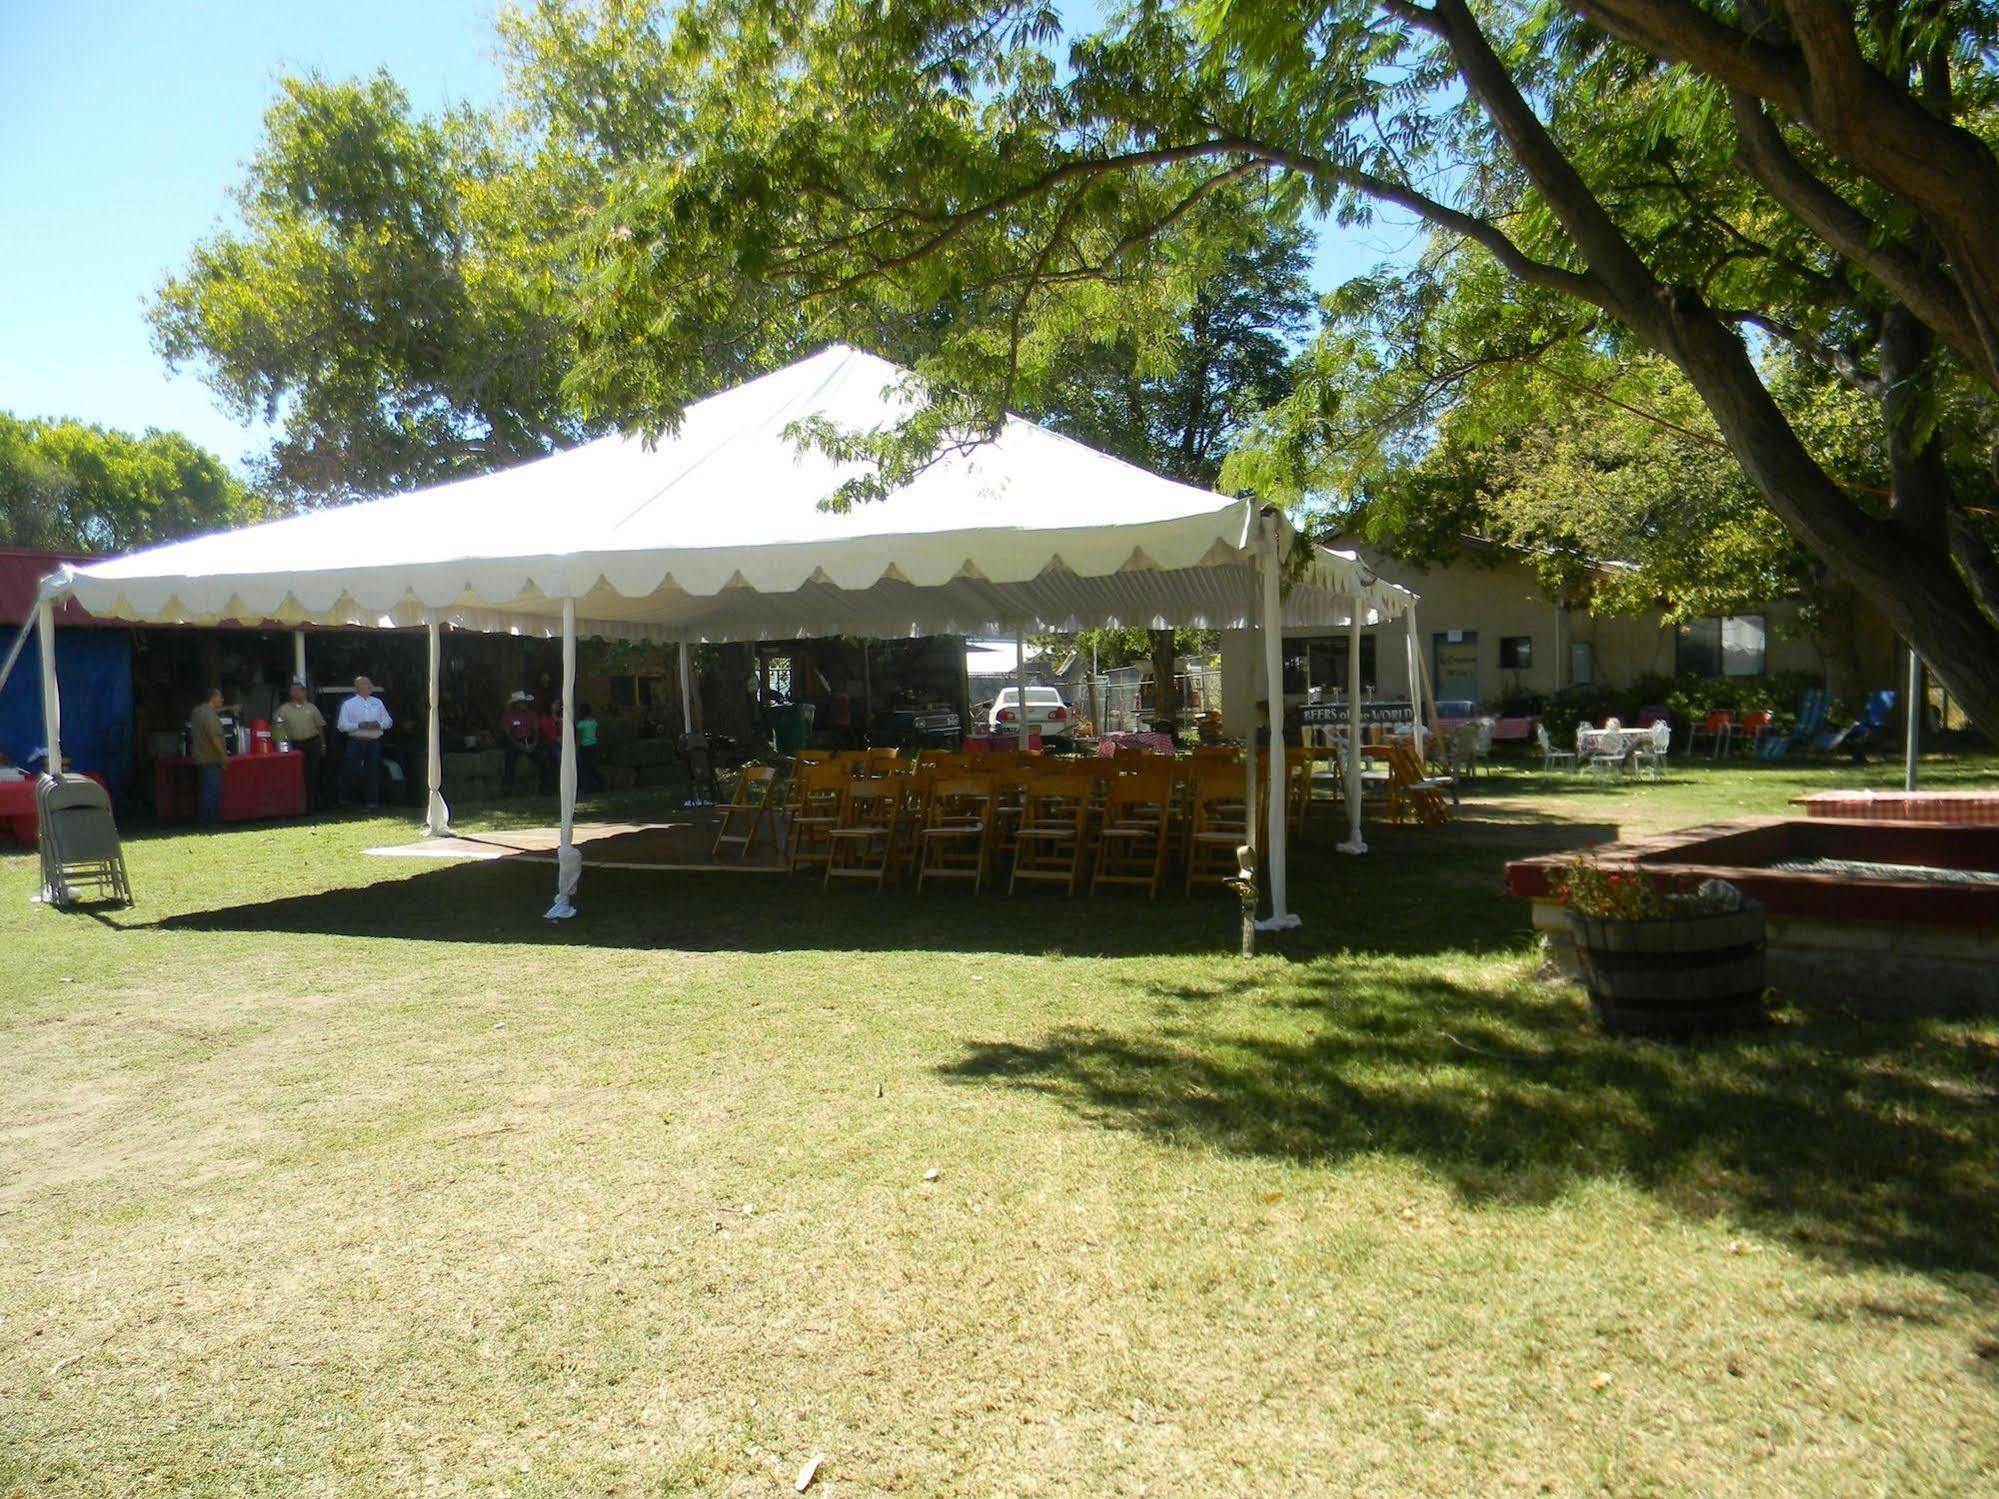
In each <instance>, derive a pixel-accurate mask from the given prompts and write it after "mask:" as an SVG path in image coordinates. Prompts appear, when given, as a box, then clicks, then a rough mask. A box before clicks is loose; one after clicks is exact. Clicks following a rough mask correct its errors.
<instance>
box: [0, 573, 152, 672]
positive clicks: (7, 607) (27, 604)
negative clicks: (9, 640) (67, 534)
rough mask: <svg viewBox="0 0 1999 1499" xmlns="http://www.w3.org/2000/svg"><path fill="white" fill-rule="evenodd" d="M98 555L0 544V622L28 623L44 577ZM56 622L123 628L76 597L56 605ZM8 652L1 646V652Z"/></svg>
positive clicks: (6, 624)
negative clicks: (93, 612) (99, 614)
mask: <svg viewBox="0 0 1999 1499" xmlns="http://www.w3.org/2000/svg"><path fill="white" fill-rule="evenodd" d="M96 560H98V559H96V558H93V557H91V556H89V555H88V554H86V553H83V552H45V551H41V550H39V549H38V548H35V547H0V626H10V625H11V626H18V625H21V624H24V623H26V621H27V619H28V617H29V616H30V615H31V614H33V613H34V612H35V597H36V593H37V591H38V590H39V589H40V587H41V582H42V579H43V578H45V577H47V576H48V575H49V574H50V573H52V572H57V571H59V570H60V569H61V568H63V567H64V566H74V565H76V564H78V563H87V562H92V561H96ZM56 622H57V623H58V624H61V625H68V626H76V625H102V626H106V627H109V628H114V629H117V628H123V627H122V625H120V624H119V622H118V621H117V620H110V619H99V618H97V616H96V615H94V614H92V613H91V612H90V611H89V610H88V609H86V608H84V607H83V605H81V604H79V603H78V602H77V601H76V600H75V599H64V600H63V601H62V602H61V603H60V604H58V605H56ZM4 654H5V649H4V647H0V655H4Z"/></svg>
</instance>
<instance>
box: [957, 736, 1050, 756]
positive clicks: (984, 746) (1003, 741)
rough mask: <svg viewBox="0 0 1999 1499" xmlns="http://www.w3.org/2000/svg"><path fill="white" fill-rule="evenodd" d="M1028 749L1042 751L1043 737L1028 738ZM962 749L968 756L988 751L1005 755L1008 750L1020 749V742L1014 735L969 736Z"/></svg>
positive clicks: (966, 737)
mask: <svg viewBox="0 0 1999 1499" xmlns="http://www.w3.org/2000/svg"><path fill="white" fill-rule="evenodd" d="M1027 747H1028V748H1029V749H1031V750H1038V749H1040V748H1041V736H1040V735H1039V734H1029V735H1028V736H1027ZM962 748H963V749H964V751H965V753H966V754H968V755H969V754H981V753H985V752H987V751H992V752H995V753H1001V754H1003V753H1005V752H1006V751H1007V750H1012V749H1019V748H1020V741H1019V739H1018V738H1017V737H1016V736H1014V735H1012V734H967V735H966V736H965V740H964V744H963V746H962Z"/></svg>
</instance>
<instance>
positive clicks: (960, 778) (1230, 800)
mask: <svg viewBox="0 0 1999 1499" xmlns="http://www.w3.org/2000/svg"><path fill="white" fill-rule="evenodd" d="M799 783H800V789H799V799H798V811H797V812H796V813H794V814H793V815H792V816H791V817H790V819H789V821H788V825H787V827H786V830H785V844H784V847H785V858H786V862H787V864H788V865H789V867H790V868H791V869H792V870H793V871H794V872H796V871H797V870H800V869H817V870H819V871H820V873H821V875H822V878H823V880H824V883H825V884H827V885H828V886H830V885H832V884H833V883H834V882H835V881H836V880H840V881H845V880H858V881H863V882H866V883H871V884H873V885H875V886H876V887H877V888H880V887H882V886H884V885H886V884H887V883H888V882H889V881H890V880H901V879H913V880H914V883H915V885H916V888H917V889H918V890H919V891H921V890H922V889H923V888H924V887H925V886H926V885H927V884H928V883H929V882H930V881H932V880H962V881H969V882H970V883H971V885H972V887H973V889H974V891H978V890H982V889H984V888H986V887H987V886H988V885H989V884H990V885H997V884H998V882H999V879H1000V877H1001V875H1002V872H1004V875H1005V878H1006V888H1007V889H1008V890H1009V891H1013V890H1017V889H1018V888H1019V887H1020V886H1021V885H1022V884H1023V883H1030V884H1031V883H1052V884H1059V885H1061V886H1062V888H1063V889H1064V890H1065V891H1066V892H1067V893H1068V894H1071V895H1074V894H1076V893H1077V892H1078V891H1079V890H1081V889H1083V888H1085V886H1086V885H1087V888H1088V889H1089V891H1090V892H1091V893H1092V894H1096V893H1098V892H1100V891H1102V890H1104V889H1105V888H1107V887H1112V886H1119V885H1126V886H1136V887H1140V888H1143V889H1145V890H1146V892H1147V894H1148V895H1151V896H1155V897H1156V896H1157V895H1158V893H1159V891H1160V889H1161V887H1162V886H1163V885H1164V883H1165V881H1166V879H1167V876H1168V872H1169V869H1170V867H1171V866H1172V864H1173V863H1174V862H1175V860H1176V859H1178V860H1180V861H1181V862H1183V864H1184V884H1185V888H1186V889H1187V891H1188V892H1189V893H1191V892H1192V890H1193V889H1194V887H1195V886H1196V885H1201V884H1217V885H1219V884H1220V883H1222V882H1223V881H1224V880H1226V879H1229V878H1232V877H1233V876H1234V874H1235V872H1236V858H1235V849H1236V847H1237V846H1238V845H1239V844H1241V843H1242V842H1243V841H1244V840H1245V836H1246V822H1245V816H1244V802H1243V796H1242V787H1241V783H1240V781H1239V780H1237V779H1236V778H1235V777H1233V776H1230V777H1227V778H1225V779H1221V780H1217V779H1214V778H1210V779H1209V780H1207V781H1199V782H1194V783H1192V784H1191V785H1187V784H1186V783H1184V782H1180V781H1178V780H1176V777H1175V776H1174V775H1173V774H1172V773H1171V768H1170V767H1161V768H1160V769H1158V770H1154V771H1150V772H1148V773H1134V774H1126V775H1116V774H1111V775H1103V774H1099V773H1095V772H1094V768H1093V767H1088V766H1084V767H1073V766H1071V767H1059V766H1058V767H1055V768H1049V769H1046V770H1044V771H1042V772H1041V773H1038V774H1032V775H1027V776H1023V775H1022V774H1021V773H1020V772H1018V771H1016V772H1012V773H1008V774H1003V775H952V774H946V773H942V772H937V773H928V774H926V773H924V772H921V771H917V772H913V773H911V774H908V775H893V776H883V777H867V778H863V779H858V780H857V779H855V778H853V777H851V776H847V775H844V774H842V772H841V770H840V768H839V767H838V766H837V765H809V766H807V767H806V768H805V769H804V770H803V771H801V772H800V774H799ZM768 800H769V798H768V796H767V795H766V797H765V801H766V802H768ZM731 820H732V821H742V822H745V823H753V822H754V821H755V814H754V812H751V813H749V814H747V815H746V816H744V817H743V818H740V819H731ZM731 836H732V839H738V838H753V837H754V836H755V834H754V832H753V831H745V832H732V834H731ZM739 846H742V847H744V848H746V849H747V848H748V847H751V846H753V844H749V843H744V844H740V845H739Z"/></svg>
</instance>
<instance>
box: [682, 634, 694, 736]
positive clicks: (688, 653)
mask: <svg viewBox="0 0 1999 1499" xmlns="http://www.w3.org/2000/svg"><path fill="white" fill-rule="evenodd" d="M680 732H681V733H683V734H692V733H693V732H694V647H693V646H691V645H689V644H688V643H687V642H686V641H684V640H683V641H681V642H680Z"/></svg>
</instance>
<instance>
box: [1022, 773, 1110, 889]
mask: <svg viewBox="0 0 1999 1499" xmlns="http://www.w3.org/2000/svg"><path fill="white" fill-rule="evenodd" d="M1094 785H1095V782H1094V781H1092V780H1091V778H1090V777H1088V776H1083V775H1044V776H1037V777H1035V779H1034V780H1033V781H1032V782H1030V783H1029V785H1028V787H1027V796H1026V799H1025V800H1024V801H1023V802H1022V804H1021V819H1020V826H1019V828H1018V829H1017V830H1016V831H1015V833H1014V854H1013V874H1012V877H1011V878H1010V879H1009V880H1008V882H1007V894H1009V895H1011V894H1012V893H1013V892H1014V891H1015V890H1017V889H1019V888H1020V882H1021V881H1022V880H1030V881H1032V880H1044V881H1049V882H1053V883H1056V884H1060V885H1061V886H1062V887H1063V888H1064V889H1065V890H1067V892H1068V893H1069V894H1070V895H1074V894H1075V893H1076V884H1077V882H1078V881H1079V880H1080V879H1081V877H1082V873H1083V856H1084V854H1085V853H1086V852H1087V850H1088V848H1089V840H1088V827H1089V813H1090V792H1091V790H1092V788H1093V787H1094Z"/></svg>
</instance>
